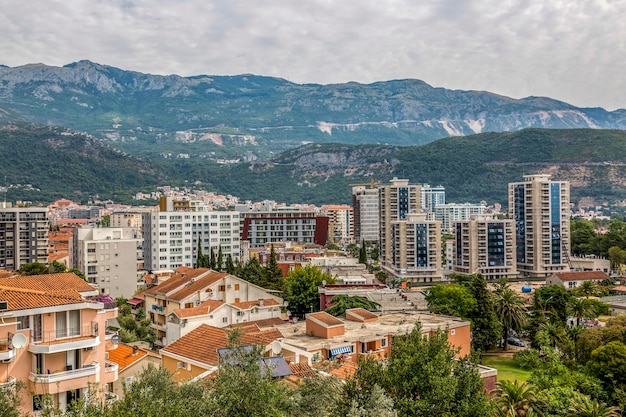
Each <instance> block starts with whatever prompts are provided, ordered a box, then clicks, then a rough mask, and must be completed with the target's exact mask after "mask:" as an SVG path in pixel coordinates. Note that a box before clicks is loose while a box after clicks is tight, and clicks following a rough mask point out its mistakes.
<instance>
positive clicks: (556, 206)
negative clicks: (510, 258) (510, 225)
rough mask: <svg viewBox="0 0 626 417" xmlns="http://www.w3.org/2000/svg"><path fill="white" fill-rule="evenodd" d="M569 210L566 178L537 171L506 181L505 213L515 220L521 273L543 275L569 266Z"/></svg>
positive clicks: (524, 274)
mask: <svg viewBox="0 0 626 417" xmlns="http://www.w3.org/2000/svg"><path fill="white" fill-rule="evenodd" d="M570 214H571V210H570V184H569V182H568V181H551V180H550V175H544V174H538V175H525V176H524V181H523V182H514V183H510V184H509V217H510V218H511V219H513V220H514V221H515V232H516V254H517V269H518V271H519V272H520V274H521V275H522V276H529V277H546V276H548V275H551V274H553V273H554V272H558V271H568V270H569V269H570V266H569V254H570Z"/></svg>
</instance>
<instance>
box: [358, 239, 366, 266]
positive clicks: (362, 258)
mask: <svg viewBox="0 0 626 417" xmlns="http://www.w3.org/2000/svg"><path fill="white" fill-rule="evenodd" d="M359 263H360V264H365V265H367V249H366V248H365V240H362V241H361V250H360V251H359Z"/></svg>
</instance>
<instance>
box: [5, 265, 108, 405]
mask: <svg viewBox="0 0 626 417" xmlns="http://www.w3.org/2000/svg"><path fill="white" fill-rule="evenodd" d="M97 295H98V290H97V289H95V288H93V287H92V286H91V285H89V284H88V283H86V282H85V281H84V280H82V279H81V278H79V277H78V276H76V275H75V274H73V273H62V274H50V275H36V276H20V277H9V278H0V318H1V319H2V322H3V326H1V327H0V389H2V388H4V387H9V386H12V385H13V384H15V383H16V382H17V381H21V382H23V383H24V384H26V389H24V390H22V391H21V396H22V405H21V411H23V412H24V413H26V414H36V413H37V412H39V411H41V410H42V408H43V406H44V402H45V401H50V402H51V405H52V406H53V407H58V408H59V409H60V410H62V411H64V410H65V409H66V408H67V406H68V405H69V404H70V403H71V402H72V401H74V400H76V399H79V398H84V399H94V400H97V401H102V400H104V399H105V398H106V396H107V387H109V384H112V383H113V382H115V381H116V380H117V378H118V366H117V364H115V363H112V362H109V361H108V360H107V359H106V352H107V350H110V349H114V348H115V347H116V346H117V345H116V344H115V343H116V340H115V338H114V337H113V334H108V333H107V332H106V330H105V329H106V327H107V325H106V324H107V320H110V319H114V318H115V317H117V308H116V307H115V305H114V304H112V305H109V304H107V303H102V302H98V301H97V299H96V296H97Z"/></svg>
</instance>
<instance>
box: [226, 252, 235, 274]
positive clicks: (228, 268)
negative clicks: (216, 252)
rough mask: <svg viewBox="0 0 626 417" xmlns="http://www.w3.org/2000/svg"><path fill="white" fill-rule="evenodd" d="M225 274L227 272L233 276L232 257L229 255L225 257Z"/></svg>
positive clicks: (233, 265)
mask: <svg viewBox="0 0 626 417" xmlns="http://www.w3.org/2000/svg"><path fill="white" fill-rule="evenodd" d="M225 269H226V272H228V273H229V274H231V275H235V270H236V268H235V264H234V263H233V257H232V255H231V254H230V253H229V254H228V255H226V267H225Z"/></svg>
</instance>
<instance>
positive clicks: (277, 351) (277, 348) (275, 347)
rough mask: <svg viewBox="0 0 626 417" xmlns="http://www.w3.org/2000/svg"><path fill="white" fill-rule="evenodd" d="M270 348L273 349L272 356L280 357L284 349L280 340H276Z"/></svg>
mask: <svg viewBox="0 0 626 417" xmlns="http://www.w3.org/2000/svg"><path fill="white" fill-rule="evenodd" d="M270 347H271V348H272V355H278V354H280V352H282V351H283V347H282V346H281V344H280V342H279V341H278V340H274V341H273V342H272V343H271V345H270Z"/></svg>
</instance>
